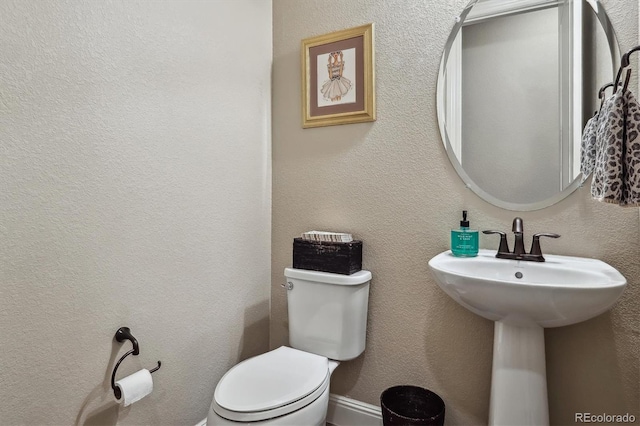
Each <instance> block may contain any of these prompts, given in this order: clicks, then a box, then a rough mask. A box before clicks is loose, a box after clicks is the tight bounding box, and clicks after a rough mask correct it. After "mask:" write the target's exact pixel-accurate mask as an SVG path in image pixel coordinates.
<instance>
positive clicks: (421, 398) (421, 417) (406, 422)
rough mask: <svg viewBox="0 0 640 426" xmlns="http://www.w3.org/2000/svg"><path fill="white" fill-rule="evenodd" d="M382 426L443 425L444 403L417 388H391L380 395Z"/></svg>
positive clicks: (431, 394)
mask: <svg viewBox="0 0 640 426" xmlns="http://www.w3.org/2000/svg"><path fill="white" fill-rule="evenodd" d="M380 405H381V406H382V424H383V425H384V426H397V425H402V426H417V425H420V426H422V425H440V426H442V425H444V401H443V400H442V398H440V397H439V396H438V395H436V394H435V393H433V392H431V391H430V390H428V389H425V388H421V387H418V386H408V385H404V386H393V387H391V388H389V389H386V390H385V391H384V392H382V394H381V395H380Z"/></svg>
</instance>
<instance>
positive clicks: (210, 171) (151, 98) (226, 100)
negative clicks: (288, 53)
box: [0, 0, 272, 425]
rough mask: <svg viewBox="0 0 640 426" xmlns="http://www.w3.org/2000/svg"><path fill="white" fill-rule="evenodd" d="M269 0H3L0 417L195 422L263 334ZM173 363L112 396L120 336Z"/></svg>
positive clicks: (32, 421) (130, 365)
mask: <svg viewBox="0 0 640 426" xmlns="http://www.w3.org/2000/svg"><path fill="white" fill-rule="evenodd" d="M271 34H272V31H271V2H270V1H268V0H267V1H264V0H228V1H220V0H218V1H213V2H201V1H163V2H152V1H126V2H124V1H123V2H103V1H85V2H79V1H72V0H69V1H64V0H56V1H17V2H13V1H9V2H7V1H2V2H0V40H2V42H1V43H0V330H1V331H0V337H1V342H0V347H1V349H0V424H2V425H16V424H25V425H40V424H51V425H71V424H76V423H77V424H116V422H117V423H118V424H122V425H126V424H137V425H143V424H146V425H160V424H167V425H169V424H170V425H177V424H184V425H193V424H195V423H196V422H197V421H199V420H201V419H202V418H204V417H205V416H206V414H207V410H208V407H209V404H210V402H211V398H212V395H213V390H214V386H215V384H216V382H217V380H218V379H219V378H220V377H221V376H222V374H223V373H224V372H225V371H226V370H227V369H228V368H229V367H230V366H231V365H233V364H235V363H236V362H237V361H238V360H239V359H241V358H244V357H247V356H249V355H253V354H256V353H259V352H262V351H265V350H266V349H267V348H268V337H267V336H268V315H269V285H268V281H269V270H270V220H271V217H270V216H271V161H270V160H271V154H270V120H269V118H270V68H271V58H272V51H271V46H272V43H271ZM124 325H127V326H129V327H131V329H132V331H133V333H134V335H135V336H136V337H137V338H138V340H139V342H140V355H139V356H138V357H134V358H132V359H127V360H126V361H125V362H124V363H123V365H122V371H121V372H120V373H119V377H124V376H125V375H126V374H129V373H132V372H133V371H135V370H137V369H140V368H144V367H146V368H150V367H152V366H153V365H154V364H155V361H156V360H162V361H163V365H162V368H161V369H160V371H158V372H157V373H156V374H154V381H155V383H154V392H153V393H152V395H150V396H149V397H147V398H146V399H144V400H142V401H140V402H139V403H136V404H134V405H133V406H131V407H129V408H127V409H121V410H118V409H117V406H116V405H114V403H113V396H112V392H111V389H110V388H109V385H108V380H109V375H110V374H111V368H112V367H113V364H114V361H115V360H116V359H117V358H116V356H117V355H119V354H122V353H124V351H126V350H128V349H129V348H130V345H129V343H126V344H125V345H120V344H118V343H116V342H115V341H113V335H114V333H115V331H116V329H117V328H118V327H120V326H124Z"/></svg>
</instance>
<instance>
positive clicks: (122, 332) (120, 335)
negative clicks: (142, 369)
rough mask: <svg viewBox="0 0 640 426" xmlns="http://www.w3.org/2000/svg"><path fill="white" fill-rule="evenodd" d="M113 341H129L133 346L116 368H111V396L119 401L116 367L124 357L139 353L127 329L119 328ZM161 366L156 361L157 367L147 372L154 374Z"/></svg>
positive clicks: (136, 344) (137, 346) (136, 342)
mask: <svg viewBox="0 0 640 426" xmlns="http://www.w3.org/2000/svg"><path fill="white" fill-rule="evenodd" d="M115 339H116V340H117V341H118V342H120V343H122V342H124V341H125V340H129V341H130V342H131V344H132V345H133V349H131V350H130V351H128V352H127V353H125V354H124V355H123V356H122V357H121V358H120V359H119V360H118V362H116V366H115V367H114V368H113V373H111V389H113V394H114V395H115V396H116V399H120V397H121V396H122V393H121V392H120V388H118V387H117V386H116V372H117V371H118V367H120V363H121V362H122V361H124V359H125V358H126V357H128V356H129V355H138V354H139V353H140V346H139V345H138V341H137V340H136V338H135V337H133V334H131V330H130V329H129V327H120V328H119V329H118V331H116V335H115ZM161 365H162V363H161V362H160V361H158V365H157V366H156V367H154V368H152V369H151V370H149V373H155V372H156V371H158V370H159V369H160V366H161Z"/></svg>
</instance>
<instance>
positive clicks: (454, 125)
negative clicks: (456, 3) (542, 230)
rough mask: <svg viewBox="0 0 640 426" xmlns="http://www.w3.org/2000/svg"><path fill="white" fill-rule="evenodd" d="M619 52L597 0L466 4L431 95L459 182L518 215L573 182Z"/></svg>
mask: <svg viewBox="0 0 640 426" xmlns="http://www.w3.org/2000/svg"><path fill="white" fill-rule="evenodd" d="M619 58H620V53H619V48H618V42H617V40H616V37H615V34H614V32H613V28H612V26H611V23H610V22H609V18H608V17H607V15H606V13H605V11H604V9H603V7H602V4H601V3H600V2H598V1H597V0H578V1H572V0H474V1H472V2H471V3H470V4H469V5H468V6H467V7H466V8H465V9H464V11H463V12H462V13H461V14H460V16H459V17H457V18H456V24H455V26H454V28H453V31H452V33H451V35H450V36H449V39H448V41H447V45H446V48H445V51H444V54H443V55H442V62H441V64H440V74H439V76H438V91H437V98H438V121H439V125H440V132H441V134H442V139H443V143H444V145H445V149H446V151H447V154H448V156H449V159H450V160H451V163H452V164H453V166H454V167H455V169H456V171H457V172H458V174H459V175H460V177H461V178H462V180H463V181H464V182H465V184H466V185H467V187H469V188H470V189H472V190H473V191H474V192H475V193H476V194H478V195H479V196H480V197H481V198H483V199H484V200H486V201H488V202H489V203H491V204H493V205H496V206H498V207H502V208H505V209H508V210H516V211H528V210H537V209H541V208H544V207H547V206H550V205H552V204H554V203H557V202H558V201H560V200H561V199H563V198H564V197H566V196H567V195H569V194H570V193H571V192H573V191H574V190H575V189H576V188H578V187H579V186H580V183H581V181H582V180H583V179H582V176H581V173H580V142H581V137H582V129H583V127H584V125H585V124H586V122H587V120H588V119H589V118H590V117H591V116H592V115H593V114H594V112H595V111H596V110H597V109H598V108H599V105H600V101H599V99H598V90H599V89H600V88H601V87H602V86H603V85H605V84H607V83H609V82H611V81H613V79H614V76H615V72H616V71H617V67H618V64H619ZM614 68H615V69H614ZM610 93H611V92H610V89H609V91H607V92H606V95H605V96H608V95H609V94H610Z"/></svg>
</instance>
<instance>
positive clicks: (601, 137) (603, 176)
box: [591, 88, 625, 204]
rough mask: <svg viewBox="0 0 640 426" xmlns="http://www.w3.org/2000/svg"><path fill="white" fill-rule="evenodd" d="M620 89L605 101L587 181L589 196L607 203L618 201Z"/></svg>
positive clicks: (620, 175) (620, 180)
mask: <svg viewBox="0 0 640 426" xmlns="http://www.w3.org/2000/svg"><path fill="white" fill-rule="evenodd" d="M624 92H625V91H624V89H623V88H618V90H616V92H615V93H614V94H613V95H612V96H611V97H609V98H608V99H607V100H605V102H604V104H603V106H602V109H601V110H600V113H599V114H598V121H597V126H596V132H595V133H596V140H595V147H596V155H595V166H594V169H593V180H592V181H591V196H592V197H593V198H594V199H596V200H598V201H604V202H608V203H614V204H620V202H621V201H622V184H623V177H624V176H623V157H622V147H623V145H624V143H623V142H624V141H623V133H624V117H625V111H624Z"/></svg>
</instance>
